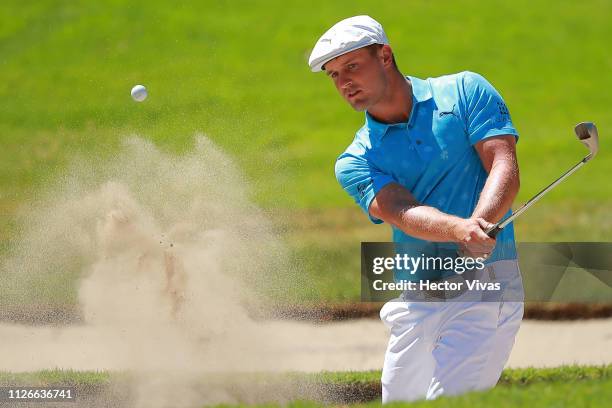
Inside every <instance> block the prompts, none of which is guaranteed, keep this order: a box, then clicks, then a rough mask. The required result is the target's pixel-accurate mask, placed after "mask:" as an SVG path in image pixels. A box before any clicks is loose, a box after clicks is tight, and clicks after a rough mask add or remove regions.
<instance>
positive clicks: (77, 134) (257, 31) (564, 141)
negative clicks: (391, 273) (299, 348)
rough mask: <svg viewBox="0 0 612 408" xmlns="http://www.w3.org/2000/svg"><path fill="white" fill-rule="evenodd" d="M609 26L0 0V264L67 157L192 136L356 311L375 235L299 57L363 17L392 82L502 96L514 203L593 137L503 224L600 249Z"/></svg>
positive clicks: (330, 98) (321, 91)
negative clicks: (377, 26) (20, 215)
mask: <svg viewBox="0 0 612 408" xmlns="http://www.w3.org/2000/svg"><path fill="white" fill-rule="evenodd" d="M611 12H612V3H610V2H609V1H605V0H588V1H582V2H572V1H568V0H567V1H540V2H530V1H527V0H520V1H518V2H513V3H512V4H510V3H507V2H490V1H484V0H470V1H466V2H451V1H441V2H428V1H424V0H420V1H414V2H411V3H410V6H409V7H408V6H405V5H404V6H398V5H397V4H394V3H387V4H378V5H376V7H374V6H373V3H372V2H371V1H338V2H329V1H326V2H323V1H316V2H314V3H312V2H292V3H291V4H290V5H288V4H287V3H286V2H282V1H280V0H274V1H263V2H246V1H235V2H190V3H189V2H179V3H177V2H172V3H168V2H163V1H159V0H150V1H130V2H127V1H101V2H90V1H51V0H47V1H37V2H34V3H32V2H27V3H24V2H20V1H15V0H7V1H4V2H3V3H2V6H0V77H1V78H2V79H3V80H2V81H1V82H0V145H1V148H0V254H2V253H3V252H4V251H5V250H6V249H7V248H8V247H10V245H11V244H12V243H13V241H14V240H16V239H17V238H16V237H17V233H18V231H19V229H20V225H19V224H18V223H17V221H16V219H15V214H16V212H17V210H18V209H19V208H20V207H21V206H22V205H24V204H27V203H28V202H29V201H31V200H32V198H33V197H35V196H36V195H37V193H38V192H39V191H40V190H41V189H42V188H43V187H44V186H46V185H48V183H49V181H50V180H52V179H54V178H55V177H57V176H59V175H60V174H61V173H62V171H63V170H64V169H65V168H66V166H67V164H68V163H69V161H70V160H71V157H72V156H73V155H74V154H77V153H84V154H86V155H91V156H92V157H96V156H102V157H104V156H105V155H112V154H113V152H114V151H116V149H117V148H118V146H119V144H120V141H121V139H122V138H123V137H125V136H126V135H128V134H132V133H137V134H140V135H142V136H143V137H145V138H147V139H151V140H153V141H155V142H156V143H157V144H159V145H161V146H163V147H164V148H166V149H170V150H172V151H176V152H181V151H185V150H186V149H190V147H191V146H192V140H193V135H194V134H195V133H197V132H203V133H206V134H207V135H209V136H210V137H211V138H212V139H213V140H214V141H215V142H216V143H217V144H219V145H220V146H221V147H222V148H223V149H224V150H225V151H227V152H228V153H229V154H231V155H232V156H233V157H235V159H236V160H237V161H238V163H239V164H240V166H241V168H242V169H243V171H244V172H245V174H246V175H247V177H248V179H249V180H250V181H251V182H252V183H253V185H254V190H253V199H254V200H255V201H256V202H257V203H258V204H260V205H261V206H263V207H265V208H266V209H268V210H270V211H272V212H274V213H282V214H284V215H286V216H287V217H288V218H289V223H290V224H291V226H292V227H291V228H290V230H291V231H290V233H289V234H287V235H286V239H287V240H288V241H289V242H290V243H291V245H292V248H294V249H295V251H294V252H295V257H296V259H297V260H298V261H299V262H300V263H301V264H303V265H304V269H305V272H304V273H305V274H307V276H309V278H311V279H310V280H311V281H312V282H313V287H312V288H309V289H311V292H312V290H315V291H318V292H320V294H319V295H316V296H317V297H318V299H325V300H345V299H355V298H356V296H357V294H358V283H357V282H356V281H357V270H355V264H356V262H357V261H358V260H357V259H356V258H355V254H356V251H357V250H358V249H357V248H358V243H359V241H361V240H368V241H373V240H381V239H388V237H389V233H388V231H387V227H386V226H378V227H374V226H370V225H368V221H367V219H366V218H365V217H364V216H363V214H361V213H360V212H359V210H356V209H355V208H354V203H353V202H352V200H351V199H350V198H349V197H348V196H346V195H345V193H344V192H343V191H342V190H341V189H340V187H339V186H338V185H337V183H336V180H335V178H334V175H333V164H334V160H335V158H336V156H337V155H338V154H339V153H340V152H341V151H342V150H343V149H344V148H345V147H346V145H348V144H349V143H350V141H351V140H352V137H353V135H354V132H355V130H356V129H357V128H358V127H360V125H361V123H362V121H363V116H362V114H360V113H356V112H353V111H352V110H351V109H350V108H349V107H348V105H346V104H345V103H344V102H343V101H342V100H341V98H340V97H339V96H338V95H337V94H336V91H335V90H334V88H333V86H332V84H331V83H330V82H329V80H328V79H327V78H325V76H324V75H323V74H320V75H315V74H312V73H311V72H310V71H309V70H308V67H307V65H306V60H307V56H308V54H309V51H310V49H311V47H312V45H313V44H314V42H315V40H316V39H317V38H318V36H319V35H320V34H321V33H322V32H323V31H324V30H325V29H326V28H328V27H329V26H330V25H331V24H332V23H334V22H335V21H337V20H339V19H340V18H342V17H346V16H349V15H355V14H361V13H368V14H371V15H372V16H373V17H375V18H377V19H378V20H379V21H381V22H382V23H383V24H384V26H385V27H386V30H387V34H388V36H389V38H390V40H391V45H392V47H393V49H394V52H395V54H396V59H397V62H398V64H399V66H400V68H401V69H402V71H403V72H404V73H405V74H410V75H415V76H420V77H427V76H437V75H442V74H445V73H451V72H458V71H462V70H472V71H477V72H480V73H482V74H483V75H485V76H486V77H487V78H488V79H489V80H490V81H491V82H492V83H493V84H494V85H495V86H496V87H497V88H498V89H499V90H500V91H501V93H502V94H503V95H504V97H505V99H506V102H507V104H508V106H509V107H510V110H511V113H512V116H513V119H514V122H515V125H516V126H517V128H518V130H519V132H520V134H521V139H520V142H519V144H518V156H519V161H520V167H521V176H522V187H521V192H520V194H519V197H518V199H517V203H520V202H524V201H525V200H526V199H528V198H529V197H530V196H531V195H532V194H533V193H535V192H537V191H538V190H539V189H540V188H541V187H543V186H545V185H546V184H548V183H549V182H550V181H551V180H552V179H554V178H556V177H557V176H558V175H559V174H560V173H561V172H562V171H564V170H565V169H566V168H568V167H569V166H570V165H572V164H574V162H576V161H577V160H578V159H579V157H580V156H581V155H582V154H583V153H584V149H583V148H582V147H581V146H579V145H578V143H576V141H575V140H574V136H573V131H572V127H573V125H574V124H575V123H576V122H578V121H581V120H592V121H594V122H596V123H597V124H598V126H599V129H600V133H601V140H602V146H601V149H602V150H601V153H600V157H598V159H597V160H594V161H593V162H592V163H589V165H588V166H586V167H585V168H584V169H582V170H580V172H579V173H578V174H576V175H575V176H572V178H570V179H568V180H567V181H566V182H564V184H563V185H561V186H559V187H558V189H557V190H555V191H553V192H552V193H551V194H550V195H549V196H547V197H546V198H545V199H544V200H543V201H542V202H541V203H539V204H538V206H537V207H536V208H534V209H533V210H530V213H528V214H526V215H525V217H524V218H522V219H521V220H520V221H518V222H517V235H518V237H519V238H520V239H521V240H523V241H533V240H551V241H562V240H608V239H609V237H610V236H612V234H611V233H612V215H610V211H608V210H609V208H610V206H611V205H612V196H611V194H610V183H609V182H608V177H609V176H608V175H609V174H611V173H612V161H611V160H609V159H608V156H609V155H610V153H611V152H612V147H611V146H612V145H611V144H609V143H606V138H607V136H606V135H607V133H608V130H609V129H612V116H611V115H610V112H609V109H608V107H609V106H610V105H611V103H612V95H611V94H610V93H609V92H606V91H605V90H607V89H610V87H611V85H612V77H610V75H608V73H609V72H610V71H611V70H612V54H610V53H609V52H608V48H609V44H608V40H607V39H608V38H611V37H612V32H611V30H612V27H611V25H610V24H609V23H608V16H609V15H610V13H611ZM136 83H143V84H145V85H146V86H147V87H148V89H149V92H150V97H149V99H148V100H147V101H146V102H144V103H141V104H137V103H135V102H133V101H132V100H131V99H130V97H129V90H130V88H131V87H132V86H133V85H134V84H136ZM264 164H265V165H264ZM312 217H315V218H316V220H315V222H314V227H312V226H311V227H309V226H308V225H310V224H308V222H306V223H305V222H304V219H305V218H312ZM331 217H337V218H338V220H331V221H330V218H331ZM302 229H304V231H302ZM330 260H332V261H333V264H330ZM311 292H310V293H311ZM309 296H310V295H304V296H303V297H304V298H309ZM68 298H70V296H68Z"/></svg>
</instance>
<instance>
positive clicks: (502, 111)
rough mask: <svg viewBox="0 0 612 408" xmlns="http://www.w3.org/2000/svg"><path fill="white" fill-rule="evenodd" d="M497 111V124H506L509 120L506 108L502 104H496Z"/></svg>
mask: <svg viewBox="0 0 612 408" xmlns="http://www.w3.org/2000/svg"><path fill="white" fill-rule="evenodd" d="M497 110H498V111H499V116H498V117H497V121H498V122H506V121H509V120H510V112H509V111H508V107H507V106H506V104H505V103H503V102H499V101H498V102H497Z"/></svg>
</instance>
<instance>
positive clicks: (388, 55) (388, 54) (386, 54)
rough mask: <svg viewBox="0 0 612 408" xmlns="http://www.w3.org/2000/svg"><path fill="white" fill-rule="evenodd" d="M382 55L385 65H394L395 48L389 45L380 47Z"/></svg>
mask: <svg viewBox="0 0 612 408" xmlns="http://www.w3.org/2000/svg"><path fill="white" fill-rule="evenodd" d="M380 55H381V57H382V62H383V66H384V67H385V68H386V67H389V66H392V65H393V50H392V49H391V47H390V46H388V45H386V44H385V45H383V46H382V47H381V48H380Z"/></svg>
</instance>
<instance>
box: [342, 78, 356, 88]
mask: <svg viewBox="0 0 612 408" xmlns="http://www.w3.org/2000/svg"><path fill="white" fill-rule="evenodd" d="M352 85H353V80H352V79H351V78H348V77H344V78H341V79H340V87H341V88H342V89H347V88H350V87H351V86H352Z"/></svg>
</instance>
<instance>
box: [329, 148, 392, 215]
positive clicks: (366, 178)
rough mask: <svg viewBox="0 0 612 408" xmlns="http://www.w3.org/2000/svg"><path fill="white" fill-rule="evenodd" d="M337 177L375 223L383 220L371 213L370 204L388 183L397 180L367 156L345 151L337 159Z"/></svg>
mask: <svg viewBox="0 0 612 408" xmlns="http://www.w3.org/2000/svg"><path fill="white" fill-rule="evenodd" d="M336 179H337V180H338V182H339V183H340V185H341V186H342V188H343V189H344V191H346V192H347V193H348V194H349V195H350V196H351V197H353V200H355V202H356V203H357V204H358V205H359V206H360V207H361V209H362V210H363V211H365V213H366V214H367V215H368V217H369V218H370V221H372V222H373V223H374V224H381V223H382V222H383V221H382V220H379V219H378V218H375V217H372V216H371V215H370V211H369V210H370V204H372V200H374V197H376V194H378V192H379V191H380V190H382V188H383V187H385V186H386V185H387V184H389V183H392V182H395V180H394V179H393V178H392V177H391V176H390V175H388V174H385V173H383V172H381V171H379V170H377V169H375V168H374V167H373V166H371V165H370V163H369V162H368V161H367V159H366V158H364V157H362V156H359V155H354V154H350V153H343V154H342V155H340V157H338V160H337V161H336Z"/></svg>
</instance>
